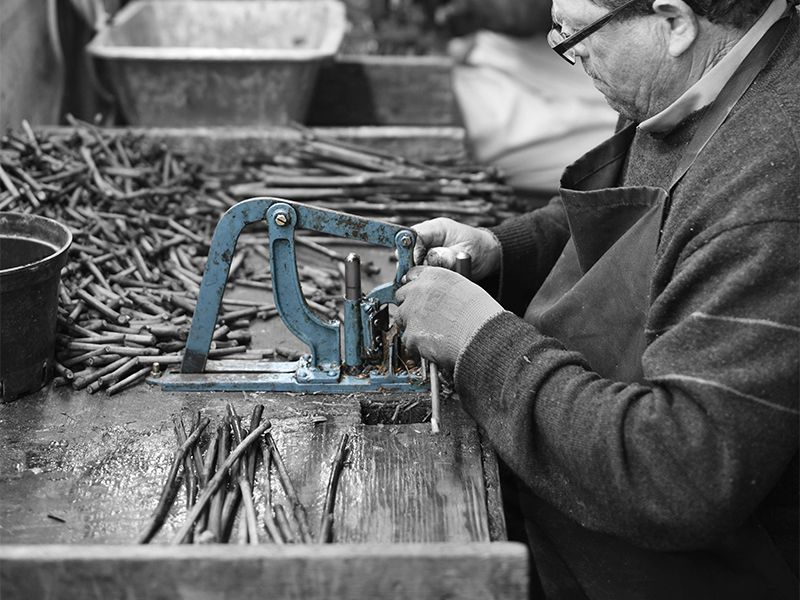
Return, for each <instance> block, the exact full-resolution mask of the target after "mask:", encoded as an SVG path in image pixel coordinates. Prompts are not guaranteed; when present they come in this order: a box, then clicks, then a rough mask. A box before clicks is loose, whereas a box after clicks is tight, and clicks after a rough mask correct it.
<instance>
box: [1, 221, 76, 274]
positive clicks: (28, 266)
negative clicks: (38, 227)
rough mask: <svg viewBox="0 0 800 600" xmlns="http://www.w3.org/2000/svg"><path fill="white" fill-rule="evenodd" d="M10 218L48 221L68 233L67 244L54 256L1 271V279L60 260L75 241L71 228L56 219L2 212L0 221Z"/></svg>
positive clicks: (53, 254)
mask: <svg viewBox="0 0 800 600" xmlns="http://www.w3.org/2000/svg"><path fill="white" fill-rule="evenodd" d="M8 218H10V219H11V220H23V219H34V220H37V221H46V222H48V223H49V224H50V225H51V226H55V227H56V228H58V229H61V230H62V231H64V232H65V233H66V242H64V244H62V245H61V246H60V247H59V248H56V249H55V250H53V253H52V254H48V255H47V256H45V257H43V258H40V259H39V260H37V261H34V262H31V263H27V264H24V265H19V266H17V267H10V268H8V269H0V277H6V276H10V275H14V274H16V273H21V272H23V271H25V270H30V269H32V268H37V267H39V266H42V265H46V264H47V263H49V262H53V261H55V260H57V259H58V258H60V257H61V256H62V255H64V254H66V252H67V250H69V247H70V246H71V245H72V240H73V235H72V231H71V230H70V229H69V227H67V226H66V225H64V224H63V223H59V222H58V221H56V220H55V219H51V218H50V217H43V216H41V215H29V214H26V213H18V212H3V211H0V220H2V219H8Z"/></svg>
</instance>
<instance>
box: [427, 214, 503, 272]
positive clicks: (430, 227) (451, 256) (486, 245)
mask: <svg viewBox="0 0 800 600" xmlns="http://www.w3.org/2000/svg"><path fill="white" fill-rule="evenodd" d="M412 229H413V230H414V231H416V232H417V245H416V246H414V262H415V263H416V264H418V265H421V264H423V261H424V262H425V263H426V264H428V265H430V266H432V267H444V268H446V269H450V270H453V269H455V264H456V254H458V253H459V252H466V253H467V254H469V255H470V257H471V258H472V279H474V280H475V281H480V280H481V279H483V278H484V277H486V276H487V275H491V274H492V273H494V272H495V271H496V270H497V269H498V268H499V267H500V242H499V241H497V238H496V237H495V236H494V235H493V234H492V232H490V231H489V230H488V229H479V228H477V227H470V226H469V225H463V224H461V223H458V222H456V221H453V220H452V219H446V218H444V217H439V218H437V219H431V220H430V221H425V222H423V223H420V224H419V225H414V227H412Z"/></svg>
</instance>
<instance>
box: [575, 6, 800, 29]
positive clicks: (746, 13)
mask: <svg viewBox="0 0 800 600" xmlns="http://www.w3.org/2000/svg"><path fill="white" fill-rule="evenodd" d="M591 1H592V2H593V3H594V4H597V5H598V6H603V7H605V8H609V9H612V8H617V7H618V6H621V5H622V4H624V2H625V0H591ZM684 1H685V2H686V4H688V5H689V7H690V8H691V9H692V10H693V11H694V12H695V14H696V15H698V16H701V17H704V18H706V19H708V20H709V21H711V22H712V23H715V24H717V25H722V26H725V27H733V28H734V29H747V28H749V27H750V26H751V25H752V24H753V23H755V22H756V20H758V17H760V16H761V14H762V13H763V12H764V11H765V10H766V9H767V7H768V6H769V5H770V4H771V3H772V0H684ZM791 3H792V4H794V3H795V2H791ZM652 7H653V0H641V2H636V3H634V4H633V5H632V6H631V7H630V9H626V10H624V11H623V15H621V16H634V15H648V14H651V13H652V12H653V8H652Z"/></svg>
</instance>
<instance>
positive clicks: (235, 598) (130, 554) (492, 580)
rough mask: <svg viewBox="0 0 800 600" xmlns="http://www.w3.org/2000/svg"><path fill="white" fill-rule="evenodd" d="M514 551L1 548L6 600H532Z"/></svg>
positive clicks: (499, 546) (519, 549) (505, 546)
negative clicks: (528, 599)
mask: <svg viewBox="0 0 800 600" xmlns="http://www.w3.org/2000/svg"><path fill="white" fill-rule="evenodd" d="M527 560H528V559H527V553H526V551H525V548H524V546H522V545H519V544H514V543H508V542H505V543H496V544H469V545H464V544H396V545H384V544H368V545H361V544H355V545H328V546H284V547H267V546H250V547H243V546H213V545H211V546H188V547H141V546H116V547H114V548H113V552H110V551H109V549H107V548H103V547H97V546H0V590H2V596H3V599H4V600H32V599H37V598H47V599H48V600H59V599H62V598H63V599H64V600H72V599H73V598H82V599H85V600H92V599H97V600H115V599H117V598H119V599H121V600H122V599H124V600H135V599H142V600H145V599H146V600H160V599H164V600H175V599H181V598H186V599H189V598H222V597H224V598H226V599H227V600H240V599H241V600H245V599H252V598H270V599H271V600H300V599H302V600H316V599H322V598H326V599H336V600H348V599H351V598H352V599H353V600H356V599H358V600H361V599H363V598H376V599H381V598H387V599H388V598H398V599H399V598H415V599H416V598H460V599H462V600H473V599H474V600H477V599H494V600H522V599H524V598H527V585H528V581H527Z"/></svg>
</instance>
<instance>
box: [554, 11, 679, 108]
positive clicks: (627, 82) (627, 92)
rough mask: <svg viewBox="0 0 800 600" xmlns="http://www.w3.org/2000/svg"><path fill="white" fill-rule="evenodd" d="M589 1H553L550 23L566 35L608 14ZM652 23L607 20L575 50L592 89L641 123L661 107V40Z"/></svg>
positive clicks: (663, 93) (663, 66)
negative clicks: (590, 79)
mask: <svg viewBox="0 0 800 600" xmlns="http://www.w3.org/2000/svg"><path fill="white" fill-rule="evenodd" d="M608 12H609V11H608V9H607V8H604V7H601V6H597V5H596V4H593V3H592V2H590V1H589V0H553V22H554V23H556V24H557V25H560V26H561V30H562V32H563V33H565V34H572V33H574V32H576V31H578V30H579V29H582V28H583V27H586V26H587V25H589V24H590V23H592V22H593V21H595V20H596V19H598V18H600V17H602V16H603V15H605V14H606V13H608ZM657 23H658V21H657V19H652V18H650V17H648V16H637V17H633V18H628V19H612V20H611V21H609V22H608V23H606V24H605V25H604V26H603V27H601V28H600V29H599V30H597V31H595V32H594V33H592V34H591V35H590V36H589V37H587V38H586V39H584V40H583V41H582V42H581V43H579V44H578V45H576V46H575V53H576V54H577V56H578V57H579V58H580V59H581V65H582V66H583V69H584V71H586V74H587V75H589V77H591V78H592V81H593V82H594V86H595V87H596V88H597V89H598V90H599V91H600V92H601V93H602V94H603V96H605V98H606V101H607V102H608V104H609V105H610V106H611V107H612V108H613V109H614V110H616V111H617V112H618V113H620V114H621V115H622V116H624V117H626V118H627V119H630V120H633V121H637V122H639V121H643V120H644V119H646V118H648V117H650V116H652V115H654V114H656V113H657V112H659V111H660V110H662V109H663V108H665V107H666V105H667V104H668V102H666V101H665V96H666V90H665V84H666V81H667V80H668V77H666V75H667V71H666V70H667V69H668V68H669V65H668V64H665V62H664V61H665V57H666V56H667V53H666V51H665V47H664V43H663V42H664V40H663V38H661V37H660V36H659V32H658V30H657Z"/></svg>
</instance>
